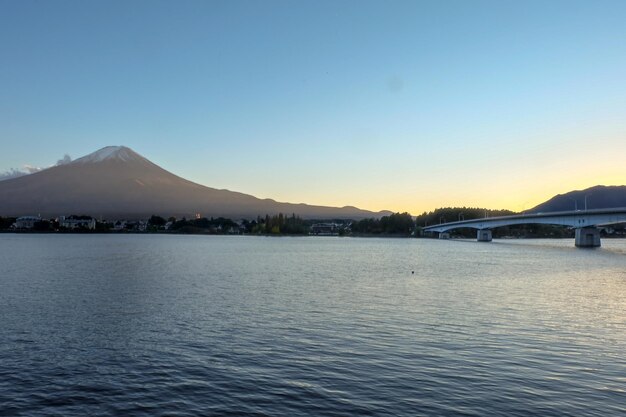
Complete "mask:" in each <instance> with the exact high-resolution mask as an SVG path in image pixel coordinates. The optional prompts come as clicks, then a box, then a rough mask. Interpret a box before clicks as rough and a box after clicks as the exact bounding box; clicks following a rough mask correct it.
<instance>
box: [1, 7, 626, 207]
mask: <svg viewBox="0 0 626 417" xmlns="http://www.w3.org/2000/svg"><path fill="white" fill-rule="evenodd" d="M0 11H1V13H0V23H1V24H0V53H1V54H2V56H3V60H4V62H6V63H7V65H4V66H3V67H2V68H1V69H0V88H1V89H2V92H3V94H2V95H1V96H0V109H2V111H1V112H0V137H2V138H3V140H2V143H3V152H2V153H0V174H2V173H3V172H4V174H2V175H3V176H5V177H6V176H8V175H11V173H14V172H16V170H17V171H25V170H28V169H33V168H31V167H46V166H51V165H53V164H54V163H55V162H56V161H57V160H58V159H59V158H62V157H63V155H64V154H69V155H70V156H71V157H72V158H77V157H80V156H83V155H86V154H89V153H91V152H94V151H96V150H97V149H100V148H102V147H104V146H107V145H125V146H128V147H130V148H132V149H134V150H135V151H137V152H138V153H140V154H141V155H143V156H145V157H146V158H148V159H150V160H151V161H153V162H155V163H156V164H158V165H160V166H162V167H163V168H165V169H167V170H169V171H171V172H173V173H175V174H177V175H179V176H181V177H184V178H187V179H189V180H192V181H194V182H197V183H200V184H203V185H206V186H209V187H214V188H219V189H229V190H232V191H239V192H243V193H247V194H252V195H254V196H257V197H260V198H271V199H274V200H277V201H283V202H294V203H307V204H315V205H330V206H345V205H351V206H356V207H359V208H363V209H369V210H373V211H378V210H391V211H394V212H405V211H408V212H410V213H411V214H413V215H417V214H420V213H422V212H424V211H430V210H434V209H436V208H438V207H446V206H467V207H484V208H489V209H509V210H513V211H521V210H525V209H529V208H532V207H533V206H535V205H537V204H539V203H541V202H543V201H545V200H547V199H549V198H551V197H553V196H554V195H555V194H559V193H566V192H569V191H572V190H576V189H584V188H587V187H590V186H594V185H623V184H626V168H624V163H623V162H622V155H626V117H625V115H626V77H624V74H626V42H624V39H626V25H624V21H625V18H626V3H624V2H619V1H606V2H599V3H598V2H577V1H573V2H571V1H567V2H565V1H554V2H549V3H546V2H536V1H528V2H518V3H513V2H491V1H488V2H482V1H478V2H445V3H440V2H431V3H424V2H412V1H410V2H403V1H401V2H393V3H392V4H387V3H382V2H359V3H358V4H357V3H350V2H340V3H337V2H315V3H307V4H297V5H296V4H291V3H282V2H276V3H273V2H270V3H265V2H259V3H253V2H252V3H246V7H239V6H237V5H236V4H230V3H212V2H206V3H205V2H185V3H183V4H180V5H177V7H175V8H172V7H168V6H167V3H161V2H154V3H152V2H151V3H141V2H140V3H138V4H137V8H136V9H134V8H129V7H126V5H125V3H123V2H111V3H109V2H107V3H106V4H105V3H102V4H93V3H82V2H49V3H42V4H38V7H37V8H32V7H30V6H29V5H28V2H25V3H22V2H11V3H4V4H3V5H2V6H0ZM373 22H375V24H373ZM112 28H115V30H113V29H112ZM591 198H593V197H591Z"/></svg>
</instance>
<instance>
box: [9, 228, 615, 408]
mask: <svg viewBox="0 0 626 417" xmlns="http://www.w3.org/2000/svg"><path fill="white" fill-rule="evenodd" d="M602 244H603V247H602V248H600V249H576V248H574V242H573V239H567V240H494V241H493V242H490V243H478V242H472V241H439V240H427V239H376V238H371V239H370V238H368V239H365V238H363V239H358V238H337V237H301V238H300V237H294V238H291V237H282V238H269V237H244V236H230V237H225V236H221V237H220V236H178V235H171V236H170V235H58V234H53V235H35V234H19V235H16V234H1V235H0V415H1V416H52V415H59V416H86V415H89V416H121V415H131V416H166V415H167V416H199V415H219V416H224V415H226V416H235V415H250V416H347V415H370V416H389V415H395V416H456V415H463V416H487V415H488V416H536V415H541V416H577V417H578V416H582V415H585V416H611V415H616V416H617V415H626V240H617V239H614V240H611V239H604V240H603V242H602Z"/></svg>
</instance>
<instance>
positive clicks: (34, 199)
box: [0, 146, 390, 220]
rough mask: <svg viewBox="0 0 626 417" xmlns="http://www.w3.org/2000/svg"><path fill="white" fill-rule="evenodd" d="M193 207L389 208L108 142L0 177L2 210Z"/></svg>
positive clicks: (249, 212)
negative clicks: (286, 198) (290, 190)
mask: <svg viewBox="0 0 626 417" xmlns="http://www.w3.org/2000/svg"><path fill="white" fill-rule="evenodd" d="M195 213H200V214H201V215H202V216H205V217H218V216H224V217H230V218H233V219H238V218H249V219H250V218H256V217H257V216H264V215H266V214H270V215H271V214H277V213H284V214H291V213H295V214H296V215H299V216H301V217H304V218H319V219H330V218H336V219H348V218H350V219H362V218H366V217H381V216H383V215H387V214H389V213H390V212H387V211H383V212H371V211H367V210H361V209H358V208H356V207H349V206H348V207H325V206H314V205H307V204H292V203H281V202H277V201H274V200H271V199H259V198H257V197H254V196H251V195H248V194H242V193H238V192H233V191H229V190H219V189H215V188H210V187H206V186H204V185H200V184H196V183H194V182H191V181H188V180H186V179H184V178H181V177H179V176H176V175H174V174H172V173H170V172H168V171H166V170H164V169H163V168H161V167H159V166H157V165H155V164H154V163H152V162H150V161H149V160H148V159H146V158H144V157H143V156H141V155H139V154H138V153H136V152H135V151H133V150H132V149H130V148H127V147H125V146H107V147H105V148H102V149H100V150H98V151H96V152H94V153H91V154H89V155H87V156H84V157H82V158H79V159H76V160H74V161H72V162H69V163H65V164H61V165H57V166H54V167H51V168H48V169H44V170H42V171H39V172H36V173H33V174H30V175H25V176H22V177H19V178H12V179H8V180H4V181H0V215H2V216H22V215H29V214H41V215H42V216H44V217H54V216H59V215H70V214H88V215H92V216H97V217H99V216H102V217H104V218H107V219H111V220H115V219H139V218H146V217H149V216H150V215H152V214H157V215H161V216H166V217H167V216H176V217H183V216H187V217H191V216H193V215H194V214H195Z"/></svg>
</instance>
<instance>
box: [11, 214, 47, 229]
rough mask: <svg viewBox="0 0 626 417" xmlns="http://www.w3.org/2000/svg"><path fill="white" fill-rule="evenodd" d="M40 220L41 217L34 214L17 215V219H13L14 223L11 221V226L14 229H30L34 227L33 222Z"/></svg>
mask: <svg viewBox="0 0 626 417" xmlns="http://www.w3.org/2000/svg"><path fill="white" fill-rule="evenodd" d="M40 220H41V219H40V218H39V217H35V216H22V217H18V218H17V220H15V223H13V227H14V228H15V229H32V228H33V227H35V223H37V222H38V221H40Z"/></svg>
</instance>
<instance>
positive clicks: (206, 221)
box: [0, 207, 626, 238]
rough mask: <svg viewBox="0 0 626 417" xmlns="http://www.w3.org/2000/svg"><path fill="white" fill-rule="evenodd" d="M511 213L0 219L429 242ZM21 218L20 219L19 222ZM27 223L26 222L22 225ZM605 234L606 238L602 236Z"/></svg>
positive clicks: (624, 230) (78, 229)
mask: <svg viewBox="0 0 626 417" xmlns="http://www.w3.org/2000/svg"><path fill="white" fill-rule="evenodd" d="M512 214H515V213H514V212H512V211H509V210H489V209H483V208H471V207H446V208H439V209H436V210H433V211H430V212H424V213H422V214H421V215H419V216H415V217H413V216H411V215H410V214H409V213H406V212H405V213H394V214H391V215H389V216H383V217H380V218H367V219H360V220H349V219H317V220H315V219H303V218H301V217H299V216H297V215H295V214H291V215H284V214H282V213H279V214H275V215H265V216H264V217H261V216H258V217H257V218H256V219H252V220H250V219H239V220H233V219H230V218H226V217H201V216H195V217H194V218H190V219H187V218H186V217H183V218H180V219H178V218H175V217H169V218H165V217H161V216H158V215H152V216H150V217H149V218H147V219H145V220H116V221H106V220H97V219H95V218H93V217H91V216H86V215H80V216H77V215H72V216H67V217H59V218H54V219H43V218H39V217H33V216H26V217H17V218H16V217H0V231H2V232H35V233H176V234H216V235H229V234H231V235H233V234H236V235H267V236H281V235H286V236H303V235H321V236H389V237H432V236H433V235H432V234H425V233H423V232H422V228H423V227H426V226H431V225H435V224H440V223H447V222H452V221H460V220H471V219H477V218H482V217H496V216H506V215H512ZM20 219H22V220H20ZM24 219H25V220H24ZM605 233H607V232H606V231H605ZM493 234H494V237H495V238H565V237H572V236H573V234H574V232H573V230H570V229H567V228H564V227H561V226H551V225H532V224H529V225H517V226H509V227H500V228H497V229H494V230H493ZM610 234H611V235H617V236H620V235H626V227H625V226H624V225H615V226H612V228H611V230H610ZM451 237H452V238H454V237H458V238H475V237H476V231H475V230H474V229H469V228H466V229H456V230H453V231H451Z"/></svg>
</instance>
